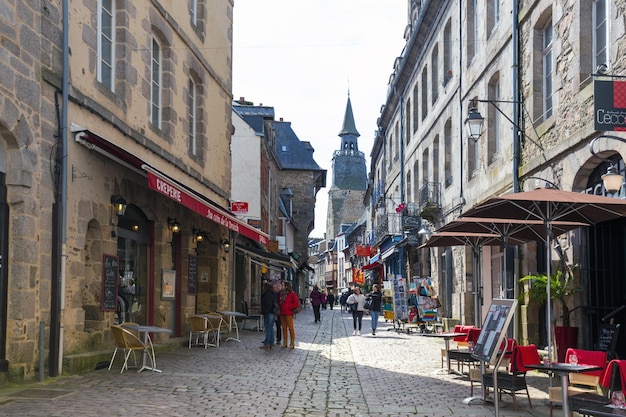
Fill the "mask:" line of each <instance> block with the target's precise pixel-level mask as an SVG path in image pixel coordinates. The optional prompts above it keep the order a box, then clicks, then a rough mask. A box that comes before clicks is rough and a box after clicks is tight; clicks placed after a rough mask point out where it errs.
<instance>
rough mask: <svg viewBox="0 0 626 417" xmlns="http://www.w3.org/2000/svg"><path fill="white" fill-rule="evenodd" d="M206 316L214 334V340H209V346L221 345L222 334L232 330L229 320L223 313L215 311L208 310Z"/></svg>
mask: <svg viewBox="0 0 626 417" xmlns="http://www.w3.org/2000/svg"><path fill="white" fill-rule="evenodd" d="M206 318H207V323H208V326H209V329H210V330H209V332H210V334H211V335H212V338H211V340H212V342H209V343H208V346H213V347H220V342H221V338H222V334H224V333H226V334H228V332H229V331H230V329H229V325H228V322H227V321H226V318H225V317H224V315H223V314H220V313H218V312H214V311H210V312H207V315H206Z"/></svg>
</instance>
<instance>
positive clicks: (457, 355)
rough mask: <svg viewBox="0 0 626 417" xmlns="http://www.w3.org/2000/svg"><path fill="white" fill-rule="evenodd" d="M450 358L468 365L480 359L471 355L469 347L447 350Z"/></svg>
mask: <svg viewBox="0 0 626 417" xmlns="http://www.w3.org/2000/svg"><path fill="white" fill-rule="evenodd" d="M446 356H448V357H449V359H450V360H455V361H457V362H462V363H465V364H467V365H469V366H471V365H472V364H475V363H479V362H480V360H479V359H477V358H475V357H474V356H472V352H471V351H470V350H469V349H450V350H448V351H447V355H446Z"/></svg>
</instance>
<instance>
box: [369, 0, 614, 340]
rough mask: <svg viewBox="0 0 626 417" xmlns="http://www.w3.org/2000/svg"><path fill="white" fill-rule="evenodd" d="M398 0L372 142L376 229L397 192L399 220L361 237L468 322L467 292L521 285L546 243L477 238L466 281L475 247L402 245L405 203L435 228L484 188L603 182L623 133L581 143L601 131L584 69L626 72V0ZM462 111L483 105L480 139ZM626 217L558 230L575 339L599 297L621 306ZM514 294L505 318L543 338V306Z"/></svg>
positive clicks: (586, 329) (596, 310)
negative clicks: (514, 309) (404, 13)
mask: <svg viewBox="0 0 626 417" xmlns="http://www.w3.org/2000/svg"><path fill="white" fill-rule="evenodd" d="M407 5H408V25H407V27H406V31H405V38H406V41H407V43H406V47H405V48H404V50H403V53H402V56H400V57H399V58H398V59H397V60H396V62H395V67H394V72H393V73H392V75H391V77H390V83H389V90H388V91H389V94H388V96H387V101H386V103H385V105H384V107H383V109H382V111H381V116H380V119H379V136H378V137H377V138H376V142H375V144H374V150H373V152H372V163H371V166H372V171H371V173H370V178H371V181H372V182H371V185H370V186H371V190H372V192H371V195H372V198H371V200H370V210H371V213H372V220H371V221H372V230H373V231H376V230H378V229H380V226H381V225H385V226H387V225H390V224H391V223H392V222H393V221H392V220H393V219H391V218H390V216H392V215H394V214H395V211H394V208H396V209H397V208H398V207H399V205H400V204H402V210H401V211H402V212H401V213H400V214H401V216H400V218H399V219H397V222H398V225H399V227H398V228H396V229H395V230H391V228H389V227H385V228H384V229H385V230H384V231H382V234H379V235H375V236H373V237H372V239H371V242H372V243H374V244H377V245H379V247H380V248H381V250H382V252H383V255H384V254H385V251H389V252H386V253H387V257H386V258H385V268H386V273H387V274H389V275H390V276H401V277H404V278H413V277H425V276H430V277H432V278H433V281H434V282H435V283H436V288H437V291H438V293H439V294H440V299H441V300H442V304H443V308H442V309H441V312H442V313H443V316H444V317H449V318H456V319H460V320H461V321H462V322H465V323H473V322H474V317H473V312H474V308H473V307H474V305H473V302H474V298H473V297H472V295H471V294H472V293H473V292H479V294H480V297H479V300H481V303H482V304H481V305H480V306H479V310H480V312H481V313H483V314H484V313H485V312H486V308H488V307H489V304H490V300H491V299H492V298H501V297H503V298H512V297H514V296H517V295H518V294H519V293H520V292H521V291H522V290H523V288H521V287H520V285H519V284H518V280H519V278H520V277H521V276H523V275H526V274H528V273H531V272H537V271H539V272H541V271H542V270H545V269H542V268H545V266H543V265H545V259H544V255H543V254H545V248H544V247H543V245H542V244H541V243H538V244H535V243H529V244H526V245H521V246H519V247H517V248H510V249H507V250H502V248H501V247H498V246H490V247H484V248H482V251H481V258H480V263H479V268H480V271H481V276H482V281H481V282H479V283H478V287H476V286H475V283H473V282H472V277H473V275H474V273H476V272H477V271H473V266H472V252H471V249H469V248H464V247H462V246H461V247H442V248H431V249H428V248H419V247H413V246H411V245H406V244H405V243H406V239H405V238H406V237H407V225H406V224H405V223H404V221H405V219H406V216H407V215H408V214H410V213H416V214H417V215H419V217H420V218H421V221H422V222H423V224H424V225H426V226H428V227H429V228H430V229H431V231H432V230H435V229H438V228H440V227H441V226H443V225H445V224H447V223H449V222H450V221H452V220H455V219H456V218H458V217H459V216H460V215H461V214H462V213H463V212H465V211H466V210H468V209H470V208H471V207H473V206H475V205H477V204H479V203H481V202H483V201H485V200H486V199H488V198H489V197H492V196H497V195H502V194H505V193H510V192H518V191H525V190H531V189H534V188H536V187H543V186H544V185H545V184H552V185H553V186H557V187H558V188H560V189H563V190H570V191H578V192H591V193H595V194H606V190H604V188H603V187H602V183H601V176H602V174H604V173H605V172H606V170H607V166H608V162H607V161H608V160H610V161H612V162H613V163H615V164H616V166H617V167H618V169H619V171H620V172H622V173H623V166H624V164H623V159H622V158H623V155H625V153H624V152H625V151H626V145H625V143H624V142H626V140H622V139H624V137H623V135H622V134H621V133H620V132H608V133H611V134H612V136H613V137H614V138H613V139H611V138H606V137H605V138H600V139H599V140H597V141H596V142H595V148H594V152H595V155H594V154H592V153H591V152H590V151H589V145H590V143H591V142H592V140H594V139H595V138H598V137H601V136H602V135H603V134H606V133H607V132H604V131H598V130H596V128H595V126H594V113H593V108H594V101H595V100H596V99H597V97H596V96H595V95H594V82H595V81H598V80H613V81H617V80H619V78H613V77H611V76H617V77H621V76H623V75H625V68H624V62H623V58H622V55H623V54H622V53H621V50H622V49H623V46H624V44H625V43H624V42H625V40H626V37H625V36H624V35H625V33H624V32H625V30H624V27H625V21H624V19H625V13H624V11H625V8H626V3H624V2H623V1H605V0H594V1H588V2H586V1H576V0H561V1H547V0H537V1H522V0H520V1H519V2H513V3H512V4H511V3H503V2H501V1H497V0H494V1H491V0H490V1H485V2H477V1H468V2H459V1H454V0H450V1H411V0H409V1H408V2H407ZM514 5H516V6H518V7H516V8H514ZM470 111H476V112H479V113H480V114H481V115H482V117H483V118H484V129H483V130H484V132H483V133H482V135H481V136H480V137H477V138H476V139H471V138H470V137H469V136H468V133H466V130H465V129H466V125H465V121H466V119H467V118H468V114H469V113H470ZM518 131H519V132H520V133H519V134H518V133H517V132H518ZM615 138H617V139H615ZM622 194H623V189H622V190H620V191H619V195H622ZM625 226H626V224H625V222H624V220H618V221H615V222H613V223H611V224H599V225H595V226H592V227H589V228H585V229H578V230H576V231H573V232H570V233H567V234H565V235H563V236H561V238H560V240H559V242H560V243H561V246H562V250H563V251H564V252H565V253H566V255H567V259H569V261H570V262H571V263H572V264H575V265H577V266H578V268H577V270H576V280H577V281H576V282H577V285H580V286H581V288H582V291H581V292H580V293H578V294H577V295H576V296H575V297H574V298H575V299H574V300H573V301H574V305H576V306H581V307H583V308H580V309H577V311H576V312H575V313H574V315H573V316H572V320H573V321H574V322H575V323H576V325H577V326H578V327H579V328H580V329H581V330H580V335H579V345H580V346H584V347H592V346H593V342H594V339H595V337H596V336H597V332H598V328H599V326H600V324H601V322H600V318H601V316H602V314H601V313H600V311H606V312H609V311H611V310H612V309H615V308H617V307H619V306H620V305H622V304H623V302H622V300H623V299H624V298H625V296H626V287H625V286H624V284H623V282H622V281H623V280H621V279H620V278H619V277H621V276H623V266H621V265H620V264H619V262H615V259H619V258H620V257H622V254H623V250H624V246H623V242H622V239H621V238H620V236H621V235H623V231H624V227H625ZM385 236H387V237H385ZM422 239H423V238H422ZM424 241H425V240H422V242H424ZM385 245H386V246H385ZM600 248H604V249H602V250H600ZM607 248H610V249H607ZM591 254H593V255H591ZM383 257H384V256H383ZM554 259H557V257H556V256H555V257H554ZM505 266H506V267H505ZM553 266H556V265H553ZM523 304H524V305H523V306H522V307H521V309H520V310H521V311H522V312H523V313H524V314H521V317H520V319H519V321H516V323H515V329H514V331H515V332H516V334H517V335H518V338H519V339H520V340H522V341H524V342H527V341H531V342H535V343H539V344H547V340H546V337H547V336H546V333H547V332H546V330H545V324H543V323H545V314H546V313H545V310H544V306H536V305H532V304H531V305H526V304H525V303H523ZM584 311H591V312H592V313H591V314H583V312H584ZM558 315H559V312H558V311H557V312H556V313H555V315H554V317H557V318H558ZM622 318H624V317H622ZM622 345H624V344H623V343H622Z"/></svg>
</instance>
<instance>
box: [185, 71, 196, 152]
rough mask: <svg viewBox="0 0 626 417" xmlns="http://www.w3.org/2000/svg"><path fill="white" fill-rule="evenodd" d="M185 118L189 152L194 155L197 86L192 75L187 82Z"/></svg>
mask: <svg viewBox="0 0 626 417" xmlns="http://www.w3.org/2000/svg"><path fill="white" fill-rule="evenodd" d="M187 89H188V91H187V94H188V96H187V118H188V121H189V153H190V154H191V155H193V156H195V155H196V154H197V152H198V136H197V135H198V130H197V116H196V112H197V109H198V102H197V87H196V82H195V81H194V79H193V78H192V77H189V83H188V86H187Z"/></svg>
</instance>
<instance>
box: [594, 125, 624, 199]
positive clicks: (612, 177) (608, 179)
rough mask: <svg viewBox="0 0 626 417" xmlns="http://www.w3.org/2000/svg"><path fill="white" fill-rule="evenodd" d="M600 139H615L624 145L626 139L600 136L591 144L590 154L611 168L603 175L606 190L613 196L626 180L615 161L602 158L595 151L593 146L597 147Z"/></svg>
mask: <svg viewBox="0 0 626 417" xmlns="http://www.w3.org/2000/svg"><path fill="white" fill-rule="evenodd" d="M600 138H606V139H615V140H618V141H620V142H623V143H626V138H623V137H621V136H614V135H600V136H596V137H595V138H593V140H592V141H591V142H589V152H591V154H592V155H593V156H596V157H598V158H601V159H602V160H603V161H604V162H608V164H609V167H608V169H607V170H606V174H604V175H602V184H604V189H605V190H607V191H608V192H610V193H611V194H615V193H616V192H618V191H619V190H620V189H621V188H622V184H623V182H624V178H623V177H622V174H620V173H619V172H618V170H617V166H616V165H615V162H614V161H612V160H610V159H606V158H602V157H601V156H599V155H598V154H596V152H595V151H594V150H593V145H595V143H596V141H597V140H598V139H600Z"/></svg>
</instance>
